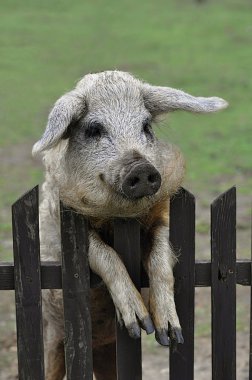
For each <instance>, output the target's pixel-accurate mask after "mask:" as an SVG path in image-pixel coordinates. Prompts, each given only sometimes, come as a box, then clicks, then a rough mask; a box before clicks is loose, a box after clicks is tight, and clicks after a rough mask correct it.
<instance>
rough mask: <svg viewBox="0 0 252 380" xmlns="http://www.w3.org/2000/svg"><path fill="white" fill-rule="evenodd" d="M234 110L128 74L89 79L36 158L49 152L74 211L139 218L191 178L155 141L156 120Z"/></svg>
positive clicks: (63, 106) (68, 100)
mask: <svg viewBox="0 0 252 380" xmlns="http://www.w3.org/2000/svg"><path fill="white" fill-rule="evenodd" d="M226 106H227V103H226V102H225V101H224V100H223V99H220V98H216V97H213V98H203V97H194V96H191V95H189V94H186V93H184V92H183V91H179V90H176V89H172V88H168V87H157V86H151V85H149V84H146V83H143V82H141V81H139V80H137V79H135V78H134V77H133V76H131V75H130V74H128V73H124V72H119V71H107V72H102V73H98V74H89V75H86V76H84V78H83V79H82V80H81V81H80V82H79V83H78V84H77V86H76V88H75V89H74V90H73V91H71V92H69V93H67V94H65V95H64V96H62V97H61V98H60V99H59V100H58V101H57V102H56V104H55V106H54V108H53V109H52V111H51V113H50V115H49V119H48V124H47V127H46V130H45V133H44V135H43V136H42V138H41V139H40V140H39V141H38V142H37V143H36V144H35V145H34V148H33V153H34V154H36V153H39V152H42V151H44V152H45V154H44V161H45V165H46V168H47V181H51V182H53V186H55V187H56V188H57V189H58V190H59V194H60V198H61V199H62V200H63V202H65V203H66V204H67V205H69V206H71V207H73V208H75V209H76V210H78V211H81V212H83V213H84V214H87V215H91V216H92V215H93V216H105V217H106V216H136V215H139V214H141V213H143V212H146V211H147V210H148V209H149V208H150V207H151V206H152V205H153V204H154V203H155V202H157V201H158V200H160V199H162V198H164V197H167V196H169V194H171V193H172V191H174V190H176V188H177V187H178V186H179V185H180V182H181V178H182V177H183V172H184V165H183V159H182V156H181V155H180V153H179V152H178V150H176V149H175V148H174V147H172V146H171V145H164V144H162V143H161V142H159V141H158V140H157V138H156V137H155V135H154V133H153V130H152V127H151V124H152V122H153V120H154V118H155V117H156V116H157V115H159V114H161V113H166V112H170V111H174V110H185V111H190V112H199V113H205V112H214V111H217V110H219V109H222V108H225V107H226Z"/></svg>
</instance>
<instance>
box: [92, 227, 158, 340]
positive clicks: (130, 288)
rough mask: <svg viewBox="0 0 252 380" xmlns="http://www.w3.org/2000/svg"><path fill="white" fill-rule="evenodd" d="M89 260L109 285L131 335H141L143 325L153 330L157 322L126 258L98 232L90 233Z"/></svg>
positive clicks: (148, 331)
mask: <svg viewBox="0 0 252 380" xmlns="http://www.w3.org/2000/svg"><path fill="white" fill-rule="evenodd" d="M89 264H90V267H91V269H92V270H93V271H94V272H95V273H97V274H98V275H99V276H100V277H101V278H102V280H103V281H104V283H105V284H106V285H107V288H108V290H109V292H110V294H111V297H112V299H113V302H114V305H115V308H116V312H117V316H118V319H119V321H123V322H124V324H125V326H126V328H127V329H128V332H129V335H130V336H131V337H133V338H139V337H140V331H141V328H140V326H141V327H142V328H143V329H144V330H146V332H147V334H150V333H152V332H153V331H154V326H153V324H152V321H151V318H150V316H149V314H148V311H147V309H146V307H145V305H144V303H143V300H142V297H141V295H140V293H139V292H138V291H137V289H136V288H135V286H134V284H133V282H132V281H131V279H130V277H129V274H128V272H127V270H126V268H125V266H124V264H123V262H122V261H121V259H120V257H119V256H118V254H117V253H116V252H115V251H114V250H113V249H112V248H111V247H109V246H108V245H107V244H105V243H104V242H103V241H102V240H101V239H100V237H99V235H98V234H97V233H96V232H90V235H89Z"/></svg>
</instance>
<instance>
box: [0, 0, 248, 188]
mask: <svg viewBox="0 0 252 380" xmlns="http://www.w3.org/2000/svg"><path fill="white" fill-rule="evenodd" d="M0 12H1V23H0V46H1V50H0V56H1V62H0V81H1V88H0V97H1V113H0V132H1V140H0V141H1V142H0V144H1V145H2V146H6V145H7V146H8V145H9V144H15V143H19V142H22V141H25V140H27V139H32V140H36V138H38V137H39V136H40V134H41V132H42V130H43V128H44V125H45V123H46V117H47V113H48V110H49V108H50V106H51V105H52V103H53V102H54V101H55V99H56V98H57V97H58V96H60V95H61V94H62V93H63V92H64V91H66V90H68V89H70V88H71V87H72V86H73V84H74V82H75V81H76V80H77V79H78V78H80V77H81V76H82V75H83V74H84V73H87V72H90V71H97V70H104V69H108V68H118V69H123V70H128V71H131V72H133V73H134V74H136V75H138V76H140V77H142V78H144V79H145V80H147V81H151V82H153V83H157V84H162V85H170V86H174V87H179V88H183V89H185V90H187V91H190V92H192V93H194V94H199V95H205V96H208V95H209V96H211V95H219V96H222V97H224V98H226V99H227V100H228V101H229V102H230V108H229V109H228V110H227V111H225V112H222V113H220V114H216V115H211V116H207V115H204V116H195V115H188V114H184V113H176V114H174V115H172V116H171V117H170V122H169V125H168V126H164V127H163V128H161V129H160V131H159V135H160V136H161V137H163V138H165V139H170V140H172V141H175V142H176V143H178V144H179V146H180V147H181V148H182V150H183V152H184V153H185V156H186V158H187V162H188V178H189V179H190V180H191V181H196V182H197V183H198V184H199V186H201V187H202V186H204V182H205V181H208V182H209V183H211V179H212V178H217V179H218V178H222V177H225V178H228V180H227V182H229V180H231V179H232V176H235V175H236V174H237V173H242V174H244V177H245V178H246V180H244V183H241V184H239V185H240V187H241V188H242V190H243V191H248V189H249V188H250V185H251V180H250V179H249V178H248V177H251V163H252V155H251V139H252V132H251V131H252V129H251V116H252V109H251V107H250V101H251V93H252V77H251V75H250V71H251V66H252V50H251V44H252V24H251V14H252V5H251V4H250V3H249V1H248V0H246V1H245V0H242V1H238V0H236V1H235V0H233V1H231V0H229V1H228V0H226V1H222V2H221V3H220V2H217V1H210V0H209V1H206V2H205V3H204V4H199V3H197V2H194V1H192V0H191V1H184V0H180V1H175V0H169V1H164V0H156V1H155V2H153V1H151V0H145V1H140V2H135V1H133V0H127V1H126V0H124V1H121V2H118V1H116V0H110V1H108V2H103V1H101V0H96V1H95V2H94V1H91V0H89V1H85V2H83V1H80V0H77V1H73V2H69V1H66V0H61V1H57V2H51V1H43V2H39V1H27V0H25V1H23V2H20V1H17V0H16V1H15V0H12V1H11V0H10V1H8V2H2V4H1V5H0ZM214 186H215V185H214ZM214 186H213V187H214Z"/></svg>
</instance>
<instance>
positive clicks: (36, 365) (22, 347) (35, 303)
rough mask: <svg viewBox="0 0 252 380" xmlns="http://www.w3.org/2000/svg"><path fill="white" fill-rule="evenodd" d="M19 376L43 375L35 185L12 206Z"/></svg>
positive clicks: (38, 379)
mask: <svg viewBox="0 0 252 380" xmlns="http://www.w3.org/2000/svg"><path fill="white" fill-rule="evenodd" d="M12 223H13V251H14V265H15V266H14V278H15V297H16V319H17V346H18V370H19V379H20V380H34V379H36V380H43V379H44V349H43V331H42V312H41V286H40V245H39V214H38V187H35V188H33V189H32V190H31V191H29V192H28V193H26V194H25V195H24V196H23V197H22V198H20V199H19V200H18V201H17V202H16V203H15V204H14V205H13V206H12Z"/></svg>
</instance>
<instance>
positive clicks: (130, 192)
mask: <svg viewBox="0 0 252 380" xmlns="http://www.w3.org/2000/svg"><path fill="white" fill-rule="evenodd" d="M160 185H161V176H160V174H159V172H158V171H157V170H156V169H155V168H154V166H153V165H151V164H150V163H138V164H137V165H134V166H133V167H132V168H131V169H130V171H129V172H128V173H127V174H126V175H125V178H124V180H123V183H122V191H123V193H124V194H125V195H126V196H127V197H128V198H130V199H138V198H142V197H145V196H148V195H153V194H155V193H156V192H157V191H158V189H159V188H160Z"/></svg>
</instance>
